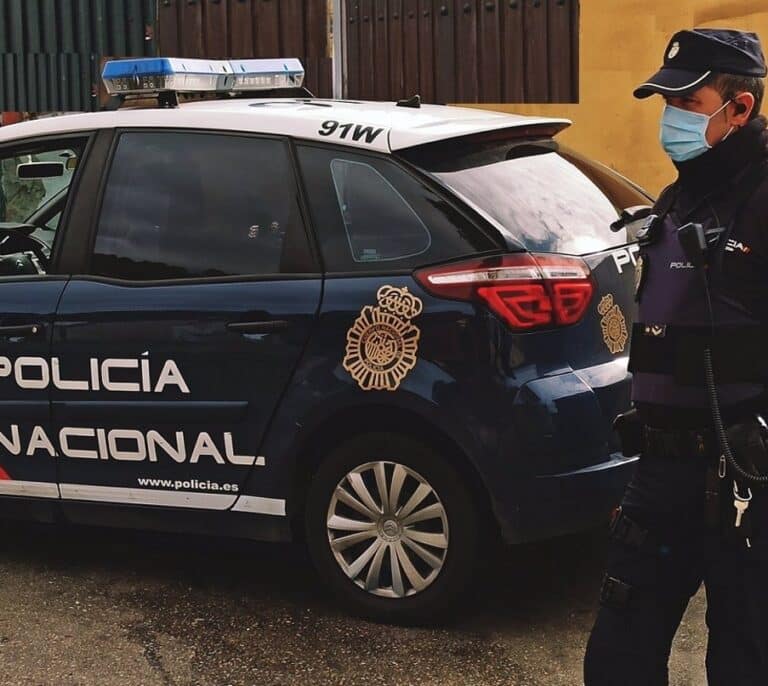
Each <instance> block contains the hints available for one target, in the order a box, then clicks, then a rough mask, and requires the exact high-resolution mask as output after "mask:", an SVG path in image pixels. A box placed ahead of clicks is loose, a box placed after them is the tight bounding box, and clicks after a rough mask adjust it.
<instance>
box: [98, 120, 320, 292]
mask: <svg viewBox="0 0 768 686" xmlns="http://www.w3.org/2000/svg"><path fill="white" fill-rule="evenodd" d="M303 232H304V228H303V224H302V222H301V217H300V214H299V209H298V205H297V201H296V188H295V179H294V175H293V169H292V166H291V162H290V158H289V156H288V150H287V146H286V144H285V143H284V142H282V141H278V140H273V139H266V138H252V137H244V136H228V135H219V134H207V133H195V132H176V131H172V132H129V133H124V134H122V135H121V136H120V140H119V143H118V147H117V150H116V152H115V155H114V159H113V162H112V168H111V171H110V173H109V177H108V180H107V185H106V190H105V193H104V199H103V203H102V209H101V216H100V218H99V224H98V229H97V233H96V242H95V246H94V255H93V259H92V263H91V273H93V274H95V275H99V276H107V277H112V278H119V279H129V280H134V281H145V280H163V279H179V278H202V277H221V276H245V275H254V276H258V275H272V274H280V273H286V272H290V271H291V265H290V264H289V262H290V255H289V253H290V252H291V251H290V250H289V249H288V246H289V244H290V240H291V237H292V236H295V237H297V238H300V239H301V240H304V241H305V240H306V237H305V236H304V235H303Z"/></svg>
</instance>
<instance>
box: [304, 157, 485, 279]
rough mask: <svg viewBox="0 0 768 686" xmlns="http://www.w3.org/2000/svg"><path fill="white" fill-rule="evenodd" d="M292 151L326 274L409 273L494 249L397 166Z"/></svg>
mask: <svg viewBox="0 0 768 686" xmlns="http://www.w3.org/2000/svg"><path fill="white" fill-rule="evenodd" d="M298 151H299V160H300V163H301V170H302V174H303V176H304V182H305V187H306V188H307V189H308V201H309V204H310V209H311V210H312V215H313V219H314V224H315V227H316V231H317V234H318V239H319V242H320V248H321V252H322V256H323V260H324V262H325V268H326V271H328V272H337V273H346V272H379V271H392V270H408V269H413V268H414V267H417V266H421V265H425V264H430V263H434V262H439V261H442V260H446V259H451V258H455V257H462V256H465V255H473V254H476V253H478V252H487V251H489V250H495V249H498V247H499V246H498V245H497V244H496V242H495V241H494V240H492V239H491V238H490V237H489V236H487V235H486V234H485V233H483V232H482V231H480V230H479V229H478V228H477V227H475V226H474V225H473V224H472V223H471V222H470V221H469V220H468V219H466V218H465V217H464V216H463V215H462V214H461V213H460V212H459V211H458V210H457V209H456V208H454V207H453V206H452V205H451V204H450V203H448V202H447V201H446V200H445V199H443V198H441V197H440V196H439V195H438V194H437V193H435V192H434V191H433V190H432V189H430V188H429V187H428V186H426V185H425V184H424V183H423V182H422V181H420V180H419V179H417V178H415V177H414V176H412V175H411V174H410V173H409V172H407V171H406V170H404V169H402V168H401V167H400V166H399V165H397V164H394V163H392V162H389V161H388V160H386V159H383V158H381V157H374V156H367V155H361V154H358V153H355V152H347V151H346V150H337V149H332V148H325V147H315V146H311V145H302V146H299V148H298Z"/></svg>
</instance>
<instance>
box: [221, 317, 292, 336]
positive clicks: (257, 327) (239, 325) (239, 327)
mask: <svg viewBox="0 0 768 686" xmlns="http://www.w3.org/2000/svg"><path fill="white" fill-rule="evenodd" d="M287 328H288V322H287V321H286V320H285V319H269V320H265V321H261V322H232V323H230V324H227V329H228V330H229V331H235V332H236V333H272V332H273V331H282V330H283V329H287Z"/></svg>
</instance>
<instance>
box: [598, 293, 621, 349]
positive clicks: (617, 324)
mask: <svg viewBox="0 0 768 686" xmlns="http://www.w3.org/2000/svg"><path fill="white" fill-rule="evenodd" d="M597 311H598V312H599V313H600V314H601V315H602V316H603V318H602V319H601V320H600V328H602V330H603V340H604V341H605V345H606V346H607V347H608V350H610V351H611V354H613V355H618V354H619V353H621V352H624V348H626V346H627V338H629V335H628V333H627V320H626V319H625V318H624V314H623V313H622V311H621V308H620V307H619V306H618V305H616V304H615V303H614V302H613V296H612V295H611V294H610V293H609V294H608V295H606V296H604V297H603V299H602V300H601V301H600V303H599V304H598V306H597Z"/></svg>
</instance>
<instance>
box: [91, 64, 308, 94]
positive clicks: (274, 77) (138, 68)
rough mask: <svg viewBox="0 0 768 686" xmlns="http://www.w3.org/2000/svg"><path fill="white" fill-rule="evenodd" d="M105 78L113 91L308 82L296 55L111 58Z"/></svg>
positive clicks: (224, 89) (227, 89) (235, 88)
mask: <svg viewBox="0 0 768 686" xmlns="http://www.w3.org/2000/svg"><path fill="white" fill-rule="evenodd" d="M102 79H103V81H104V85H105V86H106V89H107V92H108V93H109V94H110V95H151V94H154V93H164V92H185V93H206V92H220V93H237V92H243V91H257V90H272V89H275V88H300V87H301V85H302V83H303V82H304V67H303V66H302V64H301V61H300V60H298V59H295V58H291V59H270V60H199V59H184V58H179V57H144V58H136V59H125V60H112V61H110V62H107V63H106V64H105V65H104V71H103V73H102Z"/></svg>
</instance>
